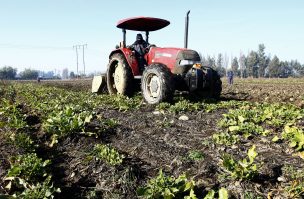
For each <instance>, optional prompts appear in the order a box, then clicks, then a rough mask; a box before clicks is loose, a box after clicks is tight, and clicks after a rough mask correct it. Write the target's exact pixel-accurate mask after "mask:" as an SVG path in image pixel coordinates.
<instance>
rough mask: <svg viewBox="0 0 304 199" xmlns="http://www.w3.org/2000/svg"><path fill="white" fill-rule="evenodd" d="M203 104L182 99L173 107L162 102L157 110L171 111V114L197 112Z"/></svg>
mask: <svg viewBox="0 0 304 199" xmlns="http://www.w3.org/2000/svg"><path fill="white" fill-rule="evenodd" d="M202 107H203V105H202V104H201V103H192V102H190V101H189V100H185V99H182V100H180V101H178V102H176V103H175V104H173V105H171V104H169V103H166V102H162V103H160V104H159V105H157V107H156V109H157V110H159V111H169V112H171V113H180V112H185V111H196V110H199V109H200V108H202Z"/></svg>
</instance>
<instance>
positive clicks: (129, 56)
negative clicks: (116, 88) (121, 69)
mask: <svg viewBox="0 0 304 199" xmlns="http://www.w3.org/2000/svg"><path fill="white" fill-rule="evenodd" d="M115 53H122V54H123V55H124V57H125V59H126V60H127V62H128V64H129V66H130V67H131V70H132V73H133V76H138V75H140V74H139V69H138V62H137V60H136V57H135V55H134V53H133V52H132V51H131V50H130V49H129V48H118V49H116V50H113V51H112V52H111V53H110V55H109V58H110V57H111V56H112V55H113V54H115Z"/></svg>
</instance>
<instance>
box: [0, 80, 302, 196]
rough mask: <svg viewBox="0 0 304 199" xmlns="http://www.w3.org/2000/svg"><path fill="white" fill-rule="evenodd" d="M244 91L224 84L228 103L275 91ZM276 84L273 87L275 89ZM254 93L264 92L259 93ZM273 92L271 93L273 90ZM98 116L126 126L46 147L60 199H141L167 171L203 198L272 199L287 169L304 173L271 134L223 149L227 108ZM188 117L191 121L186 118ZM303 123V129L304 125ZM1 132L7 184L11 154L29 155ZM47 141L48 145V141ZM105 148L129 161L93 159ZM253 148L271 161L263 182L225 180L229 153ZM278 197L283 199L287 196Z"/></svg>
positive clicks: (1, 172) (0, 158) (145, 109)
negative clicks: (192, 183) (140, 191)
mask: <svg viewBox="0 0 304 199" xmlns="http://www.w3.org/2000/svg"><path fill="white" fill-rule="evenodd" d="M89 82H90V81H84V82H81V83H75V82H74V83H71V82H64V83H58V82H43V81H42V83H41V84H45V85H46V86H57V87H60V88H65V89H72V90H88V89H90V84H89ZM243 87H244V86H242V84H241V82H238V83H236V84H235V85H234V86H233V87H229V86H228V85H226V84H224V89H223V95H222V100H231V99H236V100H249V101H264V99H265V95H266V94H267V93H266V92H262V93H263V94H261V90H264V89H265V87H264V86H262V85H259V84H253V85H252V86H250V85H246V86H245V87H244V88H243ZM249 87H250V88H249ZM262 87H263V88H262ZM266 87H267V86H266ZM274 87H275V86H270V85H269V87H268V88H267V90H268V89H273V88H274ZM242 88H243V89H242ZM298 88H299V91H300V92H302V91H303V87H300V86H299V87H298ZM279 90H280V89H279ZM278 92H280V91H278ZM254 93H258V96H257V95H254ZM269 95H271V94H269V93H268V96H269ZM291 97H293V96H291ZM291 97H290V96H288V97H286V99H285V98H284V99H283V101H291V102H294V103H298V104H299V103H302V101H301V100H302V99H301V98H294V100H290V98H291ZM273 100H274V101H276V100H278V99H277V98H275V99H273ZM300 105H301V104H300ZM96 111H97V113H98V114H100V115H102V116H103V117H104V118H109V119H111V118H115V120H117V121H119V124H118V126H117V127H114V128H113V129H110V130H109V131H108V132H106V133H104V134H103V136H102V137H99V138H95V137H88V136H80V135H75V136H70V137H67V138H65V139H64V140H61V141H60V145H56V146H55V147H53V148H48V147H45V148H40V149H38V152H37V153H38V154H39V155H40V157H43V158H46V159H51V160H52V165H51V171H50V172H51V173H52V175H53V177H54V181H55V186H57V187H60V188H61V194H59V195H57V196H56V198H90V196H91V198H94V197H93V196H96V197H97V198H137V196H136V189H137V188H138V187H139V186H142V185H144V184H145V183H146V182H147V181H148V179H150V178H152V177H154V176H156V175H157V173H158V171H159V169H160V168H161V169H163V171H164V172H165V173H166V174H168V175H173V176H176V177H177V176H179V175H181V174H183V173H185V172H186V173H187V174H188V175H189V176H191V177H193V178H194V180H196V181H198V182H199V186H200V187H199V188H201V191H202V193H206V192H207V191H208V190H209V189H211V188H218V187H226V188H228V189H230V190H233V191H232V193H231V196H232V197H234V198H244V193H245V192H246V193H253V194H254V195H253V196H254V197H253V198H256V196H261V197H263V198H267V194H268V193H269V192H271V191H273V190H279V186H278V183H279V182H278V178H279V177H281V176H282V167H283V166H284V165H285V166H286V165H291V166H293V167H295V168H298V169H302V171H303V169H304V161H303V159H301V158H299V157H297V156H292V151H291V150H290V148H289V147H288V146H286V145H285V144H283V143H273V142H271V138H270V137H265V138H262V137H254V138H253V139H249V140H242V141H241V142H240V143H239V144H237V145H235V146H234V147H233V148H229V147H228V148H226V147H220V146H218V145H215V144H214V143H213V142H212V140H210V137H211V136H212V134H213V133H216V132H218V131H219V130H220V129H219V127H218V125H217V123H218V121H219V120H220V119H221V118H222V114H224V113H226V112H227V111H228V110H226V109H218V110H216V111H213V112H209V113H206V112H205V111H204V110H199V111H194V112H186V113H179V114H174V113H166V114H163V113H161V112H157V111H155V107H154V106H148V105H144V106H142V107H141V108H140V109H139V110H131V111H126V112H120V111H118V110H115V109H111V108H109V107H99V108H98V109H97V110H96ZM182 115H185V116H187V117H188V118H189V119H188V120H185V121H183V120H179V118H180V116H182ZM299 124H300V125H302V126H303V125H304V120H303V121H300V122H299ZM39 125H41V124H40V121H38V123H36V124H35V123H34V125H32V126H35V127H36V128H34V129H32V131H31V132H29V133H31V135H32V136H33V137H35V136H37V137H39V133H40V132H39ZM91 125H92V128H94V126H95V125H96V126H98V125H99V124H98V121H93V122H92V123H91ZM1 131H5V129H0V179H3V177H4V176H5V174H6V171H7V170H8V169H9V157H11V156H14V155H16V154H20V153H22V151H18V149H16V147H14V146H12V145H11V144H10V143H9V141H8V140H7V139H5V138H3V137H2V134H1ZM39 141H40V142H43V141H44V140H43V137H42V138H41V140H39ZM97 143H106V144H110V145H111V146H113V147H115V148H116V149H118V151H119V152H120V153H122V154H124V156H125V157H126V158H125V160H124V162H123V164H122V165H119V166H116V167H113V166H109V165H107V164H105V163H103V162H102V161H99V160H95V159H94V158H91V156H90V152H91V151H92V149H93V147H94V145H95V144H97ZM253 144H255V145H256V146H257V149H258V153H259V155H258V157H257V161H258V162H263V164H262V165H261V170H259V175H258V177H256V179H254V180H253V181H251V182H247V181H241V182H236V181H233V180H229V179H223V180H219V179H220V177H219V176H218V174H219V173H222V169H221V167H219V162H220V161H221V157H222V154H223V153H224V152H227V153H229V154H233V155H234V156H235V157H237V158H244V157H245V155H246V151H247V150H248V148H249V147H250V146H252V145H253ZM192 151H199V152H201V153H202V154H203V159H201V160H192V159H190V158H189V153H191V152H192ZM4 184H5V183H4V182H3V181H2V182H1V180H0V193H1V192H2V193H5V192H4ZM274 195H275V194H274ZM277 198H280V194H279V193H278V194H277Z"/></svg>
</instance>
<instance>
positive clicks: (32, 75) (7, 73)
mask: <svg viewBox="0 0 304 199" xmlns="http://www.w3.org/2000/svg"><path fill="white" fill-rule="evenodd" d="M38 77H39V78H43V79H61V78H62V79H68V78H71V79H73V78H76V75H75V73H74V72H73V71H71V72H70V73H69V70H68V69H67V68H64V69H63V70H62V75H59V74H54V72H53V71H49V72H44V71H39V70H34V69H29V68H27V69H24V70H23V71H21V72H20V73H18V74H17V69H16V68H13V67H11V66H4V67H2V68H0V79H4V80H14V79H23V80H33V79H37V78H38Z"/></svg>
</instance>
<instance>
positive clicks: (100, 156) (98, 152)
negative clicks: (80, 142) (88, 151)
mask: <svg viewBox="0 0 304 199" xmlns="http://www.w3.org/2000/svg"><path fill="white" fill-rule="evenodd" d="M93 155H94V156H95V157H96V159H97V160H104V161H106V162H107V163H108V164H110V165H113V166H115V165H120V164H121V163H122V161H123V159H124V156H123V155H121V154H119V152H118V151H117V150H116V149H115V148H112V147H110V146H107V145H104V144H96V145H95V146H94V149H93Z"/></svg>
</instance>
